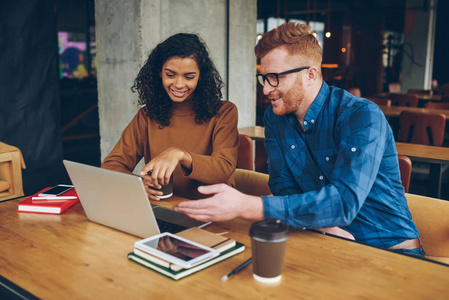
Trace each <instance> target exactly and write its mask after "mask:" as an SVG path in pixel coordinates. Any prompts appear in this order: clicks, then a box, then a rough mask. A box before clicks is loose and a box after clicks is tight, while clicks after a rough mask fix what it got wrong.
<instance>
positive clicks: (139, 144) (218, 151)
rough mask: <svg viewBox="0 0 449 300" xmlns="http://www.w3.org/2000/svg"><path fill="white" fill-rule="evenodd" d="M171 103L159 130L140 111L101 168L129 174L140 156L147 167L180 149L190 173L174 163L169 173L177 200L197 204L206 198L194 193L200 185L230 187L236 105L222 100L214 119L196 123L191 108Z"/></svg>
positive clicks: (235, 147)
mask: <svg viewBox="0 0 449 300" xmlns="http://www.w3.org/2000/svg"><path fill="white" fill-rule="evenodd" d="M173 104H174V106H173V109H172V112H173V116H172V117H171V119H170V125H169V126H167V127H164V128H162V129H160V128H159V124H157V123H156V121H155V120H151V119H150V118H149V117H148V116H147V115H146V113H145V111H144V108H141V109H140V110H139V111H138V112H137V114H136V116H135V117H134V118H133V120H132V121H131V123H129V125H128V126H127V127H126V128H125V130H124V131H123V133H122V135H121V137H120V140H119V141H118V142H117V144H116V145H115V147H114V148H113V149H112V151H111V153H109V155H108V156H107V157H106V158H105V160H104V161H103V163H102V165H101V167H102V168H106V169H110V170H115V171H119V172H124V173H132V171H133V170H134V168H135V166H136V165H137V163H138V162H139V161H140V159H141V158H142V157H144V159H145V164H147V163H148V162H149V161H150V160H151V158H152V157H155V156H157V155H158V154H159V153H161V152H162V151H164V150H165V149H167V148H168V147H179V148H182V149H184V150H187V151H188V152H190V154H191V155H192V172H191V173H190V174H186V172H185V171H184V172H183V168H182V167H181V165H180V164H178V166H177V167H176V169H175V171H174V173H173V188H174V193H175V194H176V195H179V196H182V197H186V198H189V199H197V198H201V197H205V196H204V195H201V194H200V193H198V191H197V188H198V186H200V185H204V184H214V183H220V182H224V183H227V184H229V185H231V186H234V181H233V180H232V177H231V175H232V173H233V172H234V170H235V168H236V164H237V150H238V146H239V136H238V130H237V118H238V115H237V108H236V106H235V105H234V104H233V103H231V102H227V101H223V105H222V107H221V108H220V111H219V113H218V115H216V116H215V117H213V118H212V119H211V120H210V121H209V122H207V123H203V124H196V123H195V113H194V112H193V111H192V109H191V107H190V105H188V106H187V105H183V103H173Z"/></svg>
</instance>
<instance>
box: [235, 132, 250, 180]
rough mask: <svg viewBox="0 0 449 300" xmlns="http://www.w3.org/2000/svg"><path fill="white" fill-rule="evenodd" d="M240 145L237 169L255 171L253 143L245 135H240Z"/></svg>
mask: <svg viewBox="0 0 449 300" xmlns="http://www.w3.org/2000/svg"><path fill="white" fill-rule="evenodd" d="M239 138H240V145H239V150H238V153H237V168H240V169H246V170H251V171H253V170H254V159H253V141H252V140H251V138H250V137H249V136H247V135H245V134H239Z"/></svg>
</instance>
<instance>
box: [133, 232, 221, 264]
mask: <svg viewBox="0 0 449 300" xmlns="http://www.w3.org/2000/svg"><path fill="white" fill-rule="evenodd" d="M134 247H135V248H137V249H139V250H141V251H144V252H146V253H148V254H151V255H154V256H156V257H159V258H161V259H163V260H166V261H168V262H171V263H173V264H175V265H178V266H181V267H183V268H191V267H194V266H196V265H198V264H200V263H202V262H205V261H207V260H209V259H211V258H213V257H216V256H218V255H220V252H219V251H217V250H215V249H212V248H209V247H206V246H204V245H201V244H198V243H195V242H192V241H190V240H188V239H185V238H182V237H179V236H176V235H174V234H171V233H169V232H164V233H161V234H158V235H155V236H152V237H149V238H146V239H143V240H140V241H137V242H135V243H134Z"/></svg>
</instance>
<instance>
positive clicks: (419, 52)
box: [401, 0, 437, 93]
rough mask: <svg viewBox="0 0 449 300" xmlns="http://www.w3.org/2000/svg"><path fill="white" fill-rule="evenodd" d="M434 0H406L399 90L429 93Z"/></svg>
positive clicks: (433, 40)
mask: <svg viewBox="0 0 449 300" xmlns="http://www.w3.org/2000/svg"><path fill="white" fill-rule="evenodd" d="M436 4H437V0H430V1H422V0H407V1H406V15H405V26H404V46H403V57H402V72H401V75H402V80H401V90H402V92H404V93H405V92H407V91H408V89H431V82H432V71H433V56H434V42H435V24H436Z"/></svg>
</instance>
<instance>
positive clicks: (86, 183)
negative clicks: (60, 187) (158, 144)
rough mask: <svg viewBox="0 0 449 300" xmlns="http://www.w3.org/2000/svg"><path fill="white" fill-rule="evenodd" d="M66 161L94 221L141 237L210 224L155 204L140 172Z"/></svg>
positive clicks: (81, 199) (81, 198)
mask: <svg viewBox="0 0 449 300" xmlns="http://www.w3.org/2000/svg"><path fill="white" fill-rule="evenodd" d="M63 162H64V165H65V167H66V169H67V173H68V174H69V177H70V179H71V181H72V184H73V185H74V186H75V189H76V192H77V194H78V197H79V199H80V202H81V205H82V206H83V209H84V211H85V213H86V216H87V218H88V219H89V220H90V221H93V222H96V223H99V224H102V225H105V226H108V227H112V228H115V229H117V230H120V231H124V232H126V233H129V234H132V235H135V236H138V237H141V238H146V237H150V236H152V235H156V234H159V233H160V232H166V231H168V232H171V233H177V232H180V231H182V230H185V229H187V228H191V227H199V228H202V227H204V226H206V225H208V224H210V222H200V221H196V220H194V219H191V218H189V217H187V216H186V215H185V214H183V213H180V212H177V211H174V210H171V209H168V208H165V207H162V206H158V205H152V204H151V203H150V201H149V200H148V197H147V194H146V192H145V188H144V185H143V182H142V179H141V178H140V177H139V176H135V175H131V174H125V173H120V172H116V171H111V170H106V169H102V168H98V167H93V166H89V165H85V164H81V163H77V162H72V161H68V160H64V161H63ZM164 201H170V200H169V199H168V200H164Z"/></svg>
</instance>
